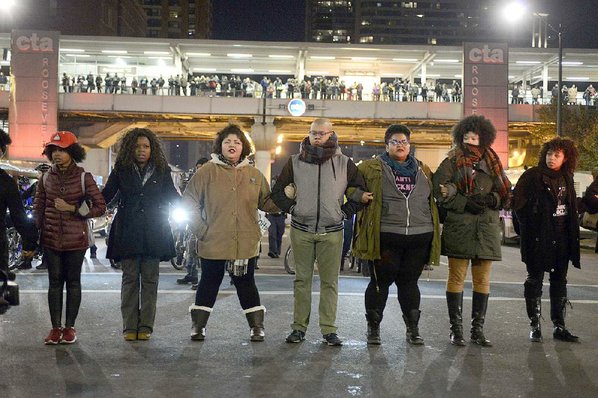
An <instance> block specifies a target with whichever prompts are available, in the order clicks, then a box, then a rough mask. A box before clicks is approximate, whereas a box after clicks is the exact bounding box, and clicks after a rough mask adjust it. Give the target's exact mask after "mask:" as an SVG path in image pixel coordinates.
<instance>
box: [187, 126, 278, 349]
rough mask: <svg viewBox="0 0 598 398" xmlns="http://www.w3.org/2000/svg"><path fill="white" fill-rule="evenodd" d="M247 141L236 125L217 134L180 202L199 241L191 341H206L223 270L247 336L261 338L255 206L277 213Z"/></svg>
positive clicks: (256, 339) (257, 227)
mask: <svg viewBox="0 0 598 398" xmlns="http://www.w3.org/2000/svg"><path fill="white" fill-rule="evenodd" d="M250 153H251V143H250V142H249V140H248V139H247V138H246V137H245V133H244V132H243V131H242V130H241V129H240V128H239V126H236V125H229V126H227V127H225V128H224V129H222V130H221V131H219V132H218V135H217V137H216V139H215V140H214V147H213V153H212V160H210V161H209V162H208V163H206V164H205V165H204V166H203V167H202V168H201V169H199V170H198V171H197V173H195V175H194V176H193V177H192V178H191V181H189V184H188V185H187V188H186V189H185V193H184V194H183V202H184V203H185V206H186V207H187V208H189V209H190V211H191V212H192V216H191V221H190V225H191V228H192V229H193V231H194V233H195V236H196V237H197V240H198V246H197V248H198V252H199V256H200V261H201V278H200V281H199V286H198V288H197V294H196V296H195V303H194V304H193V305H191V306H190V307H189V312H190V313H191V322H192V331H191V339H192V340H196V341H201V340H204V339H205V336H206V332H205V328H206V324H207V322H208V318H209V316H210V314H211V313H212V309H213V307H214V304H215V303H216V297H217V295H218V288H219V287H220V284H221V283H222V278H224V272H225V270H228V272H229V273H230V274H231V277H232V281H233V284H234V285H235V288H236V289H237V296H239V302H240V304H241V308H243V313H244V314H245V316H246V318H247V322H248V324H249V328H250V332H249V336H250V340H251V341H263V340H264V336H265V333H264V314H265V312H266V308H265V307H264V306H263V305H261V302H260V295H259V293H258V290H257V286H256V285H255V278H254V270H255V265H256V263H257V256H258V254H259V242H260V237H261V232H260V227H259V224H258V212H257V211H258V209H260V210H263V211H266V212H274V213H276V212H280V209H279V208H278V207H276V205H275V204H274V202H272V200H271V199H270V185H269V184H268V181H266V177H264V175H263V174H262V173H261V172H260V171H259V170H258V169H256V168H255V167H253V166H251V165H250V163H249V159H248V156H249V155H250Z"/></svg>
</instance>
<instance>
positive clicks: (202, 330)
mask: <svg viewBox="0 0 598 398" xmlns="http://www.w3.org/2000/svg"><path fill="white" fill-rule="evenodd" d="M189 312H190V313H191V323H192V324H191V340H196V341H203V340H204V339H205V338H206V324H207V323H208V318H209V317H210V311H206V310H205V309H204V307H200V306H197V305H192V306H191V307H189Z"/></svg>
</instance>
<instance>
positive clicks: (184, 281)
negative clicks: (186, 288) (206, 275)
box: [176, 275, 197, 285]
mask: <svg viewBox="0 0 598 398" xmlns="http://www.w3.org/2000/svg"><path fill="white" fill-rule="evenodd" d="M176 283H178V284H179V285H187V284H189V283H197V277H193V276H191V275H185V276H184V277H183V278H180V279H177V280H176Z"/></svg>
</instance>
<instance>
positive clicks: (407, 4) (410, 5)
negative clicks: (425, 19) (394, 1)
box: [401, 1, 417, 8]
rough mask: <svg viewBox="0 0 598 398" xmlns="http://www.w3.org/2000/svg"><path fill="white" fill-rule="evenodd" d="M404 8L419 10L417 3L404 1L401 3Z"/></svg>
mask: <svg viewBox="0 0 598 398" xmlns="http://www.w3.org/2000/svg"><path fill="white" fill-rule="evenodd" d="M401 7H403V8H417V1H403V2H401Z"/></svg>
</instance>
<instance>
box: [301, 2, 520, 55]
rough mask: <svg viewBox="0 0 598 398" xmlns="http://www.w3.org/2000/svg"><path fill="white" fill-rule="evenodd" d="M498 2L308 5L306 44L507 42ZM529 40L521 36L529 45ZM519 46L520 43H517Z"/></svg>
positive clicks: (309, 3) (511, 38)
mask: <svg viewBox="0 0 598 398" xmlns="http://www.w3.org/2000/svg"><path fill="white" fill-rule="evenodd" d="M501 4H503V2H500V1H496V0H442V1H440V0H423V1H396V0H374V1H372V0H352V1H351V0H337V1H334V0H333V1H323V0H307V2H306V30H305V31H306V41H316V42H339V43H355V44H359V43H372V44H423V45H461V44H462V43H463V42H464V41H478V40H506V39H509V40H510V42H511V43H513V41H514V40H513V37H509V36H508V35H509V32H508V31H507V30H506V29H502V28H503V27H504V26H505V25H506V22H504V21H503V22H502V23H501V16H499V13H500V5H501ZM527 37H529V36H527V35H518V38H519V39H523V40H525V39H526V38H527ZM514 44H519V43H517V42H516V43H514Z"/></svg>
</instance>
